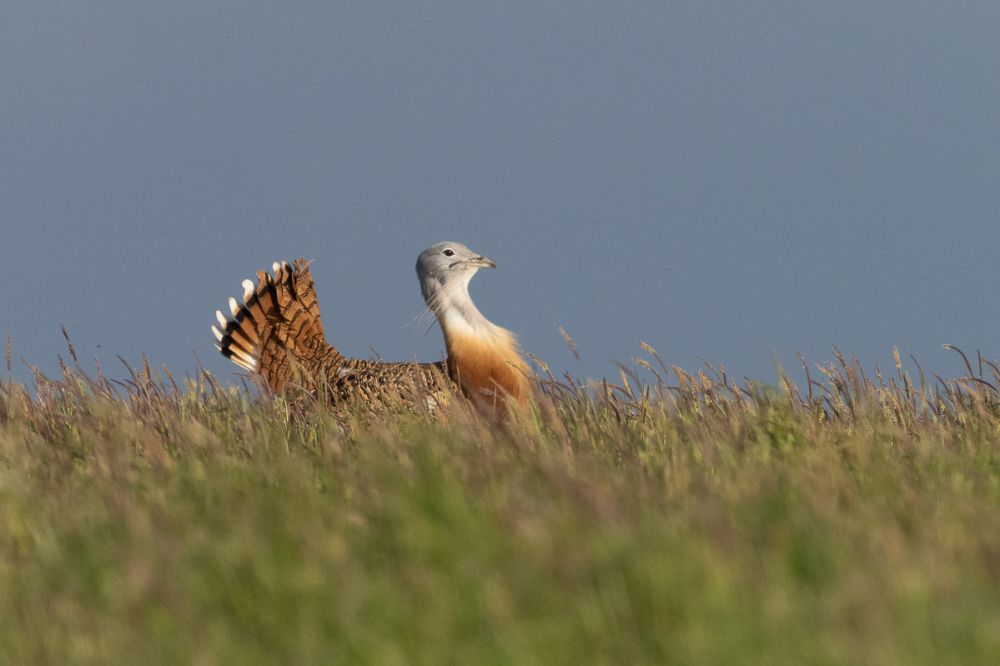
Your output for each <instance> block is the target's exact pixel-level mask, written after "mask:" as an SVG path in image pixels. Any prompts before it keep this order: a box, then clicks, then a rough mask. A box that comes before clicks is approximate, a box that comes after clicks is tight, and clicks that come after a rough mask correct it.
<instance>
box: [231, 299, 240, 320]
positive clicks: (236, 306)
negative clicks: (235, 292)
mask: <svg viewBox="0 0 1000 666" xmlns="http://www.w3.org/2000/svg"><path fill="white" fill-rule="evenodd" d="M229 309H230V311H232V313H233V316H234V317H235V316H236V313H237V312H239V311H240V305H239V303H237V302H236V299H235V298H233V297H232V296H230V297H229Z"/></svg>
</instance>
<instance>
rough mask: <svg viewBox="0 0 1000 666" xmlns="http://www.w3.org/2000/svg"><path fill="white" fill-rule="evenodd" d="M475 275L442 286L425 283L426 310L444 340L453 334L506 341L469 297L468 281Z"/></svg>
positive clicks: (467, 275) (429, 280)
mask: <svg viewBox="0 0 1000 666" xmlns="http://www.w3.org/2000/svg"><path fill="white" fill-rule="evenodd" d="M474 274H475V273H474V272H472V271H470V272H469V273H468V274H466V275H462V276H460V277H459V278H457V279H452V280H449V281H448V282H446V283H444V284H441V283H440V282H437V281H436V280H433V279H427V280H426V281H425V282H424V284H422V285H421V286H422V287H423V292H424V300H425V301H426V303H427V307H428V308H430V309H431V311H432V312H433V313H434V314H435V315H437V318H438V322H440V324H441V329H442V330H443V331H444V334H445V336H446V337H449V336H451V335H456V334H457V335H473V336H476V337H483V338H488V339H489V338H506V337H508V336H509V335H510V332H509V331H507V330H506V329H503V328H501V327H500V326H497V325H496V324H494V323H493V322H491V321H490V320H489V319H487V318H486V317H485V316H483V313H482V312H480V311H479V308H477V307H476V304H475V303H473V302H472V297H471V296H469V281H470V280H471V279H472V276H473V275H474Z"/></svg>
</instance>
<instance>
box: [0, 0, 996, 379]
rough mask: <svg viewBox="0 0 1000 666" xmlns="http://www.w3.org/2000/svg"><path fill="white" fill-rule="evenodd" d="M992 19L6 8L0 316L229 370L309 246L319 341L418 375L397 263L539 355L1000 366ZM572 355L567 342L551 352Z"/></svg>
mask: <svg viewBox="0 0 1000 666" xmlns="http://www.w3.org/2000/svg"><path fill="white" fill-rule="evenodd" d="M998 34H1000V3H997V2H995V1H994V0H991V1H981V2H963V1H957V2H951V3H932V2H913V1H908V2H902V1H892V0H886V1H883V2H877V3H870V2H851V1H848V2H837V3H830V2H809V1H803V0H787V1H778V0H774V1H769V2H745V1H742V0H739V1H737V0H732V1H728V2H718V1H713V0H690V1H687V2H614V3H604V2H592V1H589V0H583V1H574V2H562V1H559V0H547V1H545V2H521V1H512V2H436V1H433V0H432V1H428V2H419V3H414V2H379V1H376V0H363V1H360V2H350V1H345V2H340V1H338V2H319V1H317V2H282V3H255V2H251V3H247V2H220V1H216V0H198V1H197V2H193V1H187V0H174V1H171V2H153V1H137V0H127V1H121V2H119V1H107V2H101V1H95V2H87V3H65V2H49V1H45V0H34V1H32V2H11V3H5V5H4V8H3V10H2V12H0V90H2V91H3V93H2V95H0V261H2V265H3V270H4V274H5V279H4V288H3V290H2V293H3V299H4V303H3V307H2V308H0V335H4V337H6V336H7V335H9V336H11V337H12V339H13V349H14V358H15V376H18V377H22V378H25V377H27V376H28V373H27V370H26V368H25V366H24V365H22V360H23V361H27V362H30V363H32V364H35V365H38V366H40V367H41V368H42V369H43V370H45V371H49V372H51V371H53V370H55V369H56V368H57V365H56V364H57V355H58V354H61V353H62V354H64V350H65V347H64V343H63V340H62V336H61V333H60V331H59V327H60V325H65V326H66V328H67V329H68V330H69V332H70V335H71V336H72V338H73V340H74V343H75V346H76V350H77V353H78V354H79V356H80V357H81V361H82V362H83V365H84V366H88V365H89V359H91V358H97V359H99V360H100V361H101V363H102V364H103V365H104V367H105V369H106V371H107V372H112V370H111V368H112V367H113V366H115V364H116V363H117V361H116V360H115V358H116V356H117V355H121V356H123V357H125V358H126V359H128V360H130V361H134V360H136V359H138V358H139V356H140V355H141V354H143V353H145V354H146V355H147V356H148V357H149V359H150V362H151V363H153V364H155V365H167V366H169V367H170V368H171V369H172V370H173V371H174V373H175V374H181V375H182V374H183V373H185V372H192V371H193V370H194V368H195V367H196V364H197V362H198V361H197V360H196V359H200V362H201V363H202V364H203V365H204V367H206V368H207V369H209V370H210V371H212V372H213V373H215V374H216V375H218V376H221V377H224V378H232V377H235V376H236V375H235V373H236V371H237V370H238V369H237V368H236V366H234V365H232V364H230V363H229V362H228V361H226V360H225V359H223V358H222V357H221V356H219V355H218V354H217V353H216V351H215V349H214V346H213V343H214V338H213V337H212V335H211V332H210V330H209V326H210V324H211V323H212V322H213V321H214V311H215V310H216V309H219V308H222V309H224V307H225V303H226V299H227V298H228V297H229V296H230V295H238V294H239V293H240V292H241V287H240V282H241V281H242V280H243V279H244V278H247V277H251V276H252V275H253V274H254V272H255V271H256V270H258V269H259V268H263V267H265V266H270V264H271V262H272V261H273V260H275V259H289V260H290V259H293V258H296V257H299V256H305V257H307V258H310V259H312V260H314V264H313V270H314V276H315V279H316V283H317V284H316V288H317V293H318V295H319V299H320V304H321V307H322V311H323V317H324V322H325V326H326V331H327V335H328V337H329V338H330V339H331V342H333V343H334V344H335V345H336V346H337V347H338V348H339V349H340V350H341V351H342V352H343V353H345V354H347V355H354V356H369V355H370V354H371V350H375V352H377V353H378V354H379V355H380V356H381V357H383V358H386V359H392V360H410V359H419V360H438V359H439V358H440V357H441V355H442V353H443V341H442V337H441V333H440V330H439V329H437V328H436V327H435V328H432V329H431V330H429V331H425V329H424V328H422V327H420V326H417V325H415V324H413V323H412V321H413V319H414V318H415V317H416V316H417V315H418V314H419V313H420V311H421V309H422V305H423V304H422V300H421V297H420V292H419V288H418V285H417V280H416V276H415V272H414V263H415V261H416V257H417V255H418V254H419V253H420V251H421V250H422V249H424V248H425V247H427V246H430V245H432V244H434V243H436V242H438V241H441V240H453V241H459V242H463V243H465V244H467V245H469V246H470V247H472V248H473V249H475V250H477V251H479V252H482V253H484V254H486V255H489V256H490V257H492V258H494V259H495V260H496V261H497V264H498V268H497V270H495V271H488V272H482V273H480V274H479V275H478V276H477V277H476V278H475V279H474V280H473V282H472V289H471V291H472V295H473V298H474V299H475V301H476V303H477V304H478V306H479V308H480V310H482V311H483V313H484V314H486V316H487V317H489V318H490V319H491V320H493V321H494V322H496V323H498V324H501V325H503V326H505V327H507V328H510V329H512V330H513V331H515V332H516V333H517V334H518V335H519V336H520V339H521V342H522V344H523V347H524V348H525V350H527V351H529V352H531V353H533V354H536V355H537V356H539V357H541V358H543V359H545V360H546V361H548V362H549V363H550V364H551V366H552V367H553V369H555V370H556V371H558V372H561V371H569V372H571V373H573V374H574V375H577V376H582V377H601V376H614V375H615V373H616V372H617V369H616V367H615V365H614V362H624V363H629V362H630V359H631V358H632V357H634V356H636V355H641V350H640V349H639V347H638V344H637V343H638V341H640V340H641V341H644V342H647V343H649V344H651V345H653V346H654V347H655V348H656V349H657V350H658V351H659V353H660V354H661V356H663V357H664V358H665V359H666V360H667V361H668V362H670V363H676V364H678V365H680V366H681V367H684V368H687V369H689V370H694V369H697V368H698V367H699V366H700V364H701V363H702V361H707V362H710V363H713V364H723V365H725V366H726V368H727V369H728V370H729V371H730V372H731V373H732V374H734V375H736V376H741V375H747V376H750V377H754V378H757V379H762V380H764V381H771V380H773V378H774V376H775V367H776V364H778V363H780V364H782V365H784V366H786V367H788V366H794V365H795V363H796V361H795V354H796V352H801V353H802V354H804V355H805V356H806V358H807V359H809V361H810V362H813V363H816V362H822V361H826V360H829V359H831V358H832V355H833V347H834V346H837V347H838V348H840V349H841V350H843V351H844V352H845V353H847V354H855V355H857V356H858V357H859V358H860V359H861V360H862V362H864V363H866V364H873V363H880V364H882V366H883V367H886V366H891V362H892V356H891V350H892V347H893V346H894V345H896V346H898V347H899V349H900V351H901V352H902V353H903V354H904V357H905V356H906V355H908V354H913V355H914V356H915V357H916V358H917V359H918V360H920V361H921V363H922V364H923V365H924V367H925V368H928V369H930V370H934V371H937V372H940V373H941V374H943V375H945V376H955V375H958V374H961V372H962V366H961V364H960V362H959V360H958V359H957V357H955V356H954V354H953V353H950V352H947V351H945V350H943V349H942V344H943V343H951V344H954V345H957V346H959V347H961V348H963V349H965V350H967V351H971V352H974V351H975V350H976V349H980V350H982V352H983V354H984V356H985V357H987V358H991V359H995V358H997V357H998V356H1000V283H998V280H997V277H998V270H997V267H998V263H1000V262H998V257H997V249H998V247H1000V224H998V222H1000V219H998V218H1000V213H998V211H1000V77H998V72H1000V39H997V35H998ZM558 326H563V327H564V328H565V329H566V330H567V331H568V332H569V334H570V335H571V336H572V337H573V338H574V340H575V341H576V346H577V348H578V350H579V352H580V356H581V358H580V360H577V359H575V358H574V357H573V356H572V354H571V353H570V352H569V350H568V349H567V347H566V344H565V343H564V341H563V339H562V337H561V336H560V335H559V332H558V329H557V327H558Z"/></svg>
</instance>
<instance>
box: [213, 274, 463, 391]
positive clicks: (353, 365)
mask: <svg viewBox="0 0 1000 666" xmlns="http://www.w3.org/2000/svg"><path fill="white" fill-rule="evenodd" d="M245 284H246V283H245ZM249 286H250V287H253V285H252V284H250V285H249ZM230 305H231V306H234V307H231V309H232V310H233V314H232V317H228V318H227V317H223V316H222V315H221V314H220V316H219V319H220V324H222V323H223V322H224V323H225V325H224V327H223V329H222V330H221V331H220V330H218V329H216V331H217V332H216V338H217V339H218V345H217V347H218V348H219V351H220V352H221V353H222V355H223V356H225V357H227V358H229V359H230V360H232V361H233V362H234V363H236V364H237V365H239V366H240V367H242V368H244V369H245V370H248V371H249V372H252V373H254V374H256V375H258V376H260V377H261V379H263V380H264V382H265V383H266V384H267V386H268V388H269V389H270V390H272V391H274V392H281V391H285V390H287V389H289V388H300V389H304V390H306V391H308V392H310V393H312V394H314V395H317V396H321V397H325V398H326V399H328V400H329V401H331V402H333V403H353V402H356V401H363V402H364V403H366V405H367V406H369V407H371V408H373V409H376V410H377V409H379V408H381V407H385V406H388V405H390V404H397V402H399V401H401V402H402V403H403V404H404V405H407V406H410V407H415V406H418V405H428V406H430V407H431V408H432V409H433V408H434V407H435V406H437V405H441V404H443V403H444V402H445V401H446V400H447V396H448V394H449V392H450V388H451V384H450V382H449V380H448V377H447V369H446V368H445V365H444V364H443V363H385V362H380V361H369V360H365V359H358V358H345V357H344V356H343V355H342V354H341V353H340V352H339V351H337V349H336V348H335V347H334V346H333V345H331V344H330V343H329V342H328V341H327V339H326V334H325V332H324V330H323V321H322V319H321V317H320V312H319V301H318V300H317V299H316V291H315V289H314V287H313V279H312V274H311V272H310V270H309V262H307V261H306V260H305V259H298V260H296V261H295V262H293V263H292V264H288V263H287V262H282V263H281V264H277V263H275V265H274V274H273V275H272V274H269V273H268V272H267V271H259V272H258V273H257V285H256V287H253V288H252V289H247V291H246V293H245V294H244V298H243V303H242V304H240V303H237V302H235V301H234V300H231V301H230ZM213 328H214V327H213Z"/></svg>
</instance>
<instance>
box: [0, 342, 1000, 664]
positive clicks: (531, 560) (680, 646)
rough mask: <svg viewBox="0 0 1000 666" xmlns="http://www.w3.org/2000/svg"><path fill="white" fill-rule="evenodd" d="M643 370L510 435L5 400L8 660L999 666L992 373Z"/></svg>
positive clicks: (122, 398)
mask: <svg viewBox="0 0 1000 666" xmlns="http://www.w3.org/2000/svg"><path fill="white" fill-rule="evenodd" d="M647 363H648V365H647V367H645V368H640V370H641V372H642V373H643V376H644V377H645V378H646V379H645V380H641V379H640V377H639V376H637V375H636V374H631V375H630V374H625V373H623V375H622V377H621V378H620V380H619V381H617V382H616V384H614V385H608V386H603V385H599V386H596V387H593V388H589V389H585V388H583V387H581V386H579V385H578V384H577V383H576V382H575V381H573V380H572V379H571V378H566V379H564V380H563V381H561V382H558V383H557V382H555V381H554V379H553V378H549V379H545V380H543V388H544V390H545V396H544V397H543V398H542V399H541V401H540V404H539V406H538V408H537V409H536V410H534V411H533V412H532V413H531V414H529V415H526V416H524V417H523V418H521V419H517V420H515V421H514V422H512V423H509V424H508V425H507V426H504V427H499V426H494V425H491V424H490V423H488V422H486V421H484V420H482V419H479V418H476V417H475V416H473V415H471V414H469V413H468V412H467V411H466V410H464V409H463V408H461V407H458V408H456V409H454V410H452V411H451V412H450V413H449V414H448V416H447V421H446V422H445V423H428V422H426V421H425V420H422V419H421V418H419V417H415V416H407V415H388V416H381V417H364V416H359V415H355V416H345V415H342V414H332V413H330V412H329V411H327V410H324V409H322V408H319V407H315V406H312V407H310V406H305V407H303V405H302V404H301V403H299V402H285V401H283V400H277V401H265V400H260V399H256V398H254V397H252V396H251V395H250V394H248V393H247V392H246V391H243V390H239V389H236V388H224V387H221V386H219V384H218V383H216V382H215V381H214V380H212V379H211V378H210V377H207V376H202V377H200V378H198V379H197V380H196V381H194V382H192V383H191V384H190V385H188V386H185V387H184V388H183V389H177V388H176V387H175V386H174V385H173V382H172V380H171V379H169V377H166V378H165V381H162V382H158V381H154V379H153V377H152V376H151V374H150V373H149V371H148V369H144V370H142V371H137V372H134V373H132V376H131V379H130V380H129V381H127V382H125V383H124V384H122V385H118V386H117V387H116V385H114V384H112V383H111V382H108V381H106V380H104V379H101V378H93V379H90V378H87V377H86V376H85V375H84V374H83V373H81V372H80V371H79V370H76V369H67V370H66V371H65V373H64V376H63V377H61V378H60V379H58V380H46V379H44V378H39V384H38V386H37V388H35V387H32V389H31V390H30V391H29V390H28V389H27V388H26V387H25V386H23V385H20V384H18V383H15V382H12V381H8V382H6V383H3V384H0V662H9V663H16V664H21V663H101V664H103V663H128V664H134V663H179V664H189V663H196V664H197V663H203V664H207V663H233V664H253V663H335V662H347V663H372V664H393V663H413V662H416V663H428V664H437V663H463V664H464V663H498V664H503V663H511V664H554V663H608V664H611V663H614V664H619V663H636V664H640V663H680V664H696V663H708V664H713V663H718V664H733V663H740V664H859V663H872V664H969V663H983V664H992V663H1000V407H998V399H997V394H996V391H995V390H994V389H993V388H992V385H993V384H992V382H991V380H990V379H989V378H987V377H985V376H983V374H982V372H977V373H976V374H975V377H974V378H973V377H972V375H973V369H972V368H971V367H970V368H969V375H970V376H969V377H966V378H965V379H963V380H960V381H957V382H940V381H938V382H936V383H935V385H934V386H929V385H927V383H925V381H924V380H921V379H919V378H918V379H917V380H916V381H912V380H911V379H910V377H909V376H908V375H906V374H905V373H904V372H903V371H902V369H899V370H898V371H896V372H894V373H893V377H892V378H891V379H888V378H883V377H881V374H880V373H876V374H875V375H874V376H871V377H867V378H866V377H865V376H864V375H863V373H862V371H861V369H860V368H859V367H858V366H857V365H856V364H852V363H848V362H844V361H842V360H841V361H837V362H835V363H834V364H832V365H829V366H827V367H826V368H825V369H824V370H825V372H823V373H816V374H817V376H818V377H820V378H822V380H823V381H822V383H817V382H815V381H814V382H812V383H810V385H809V386H808V387H806V388H805V390H801V391H800V390H799V388H797V387H795V386H794V385H793V384H792V383H791V382H790V381H787V382H784V383H783V385H782V387H781V388H780V389H769V388H766V387H760V386H756V385H753V384H748V385H745V386H742V387H737V386H736V385H735V384H734V383H733V382H732V380H731V379H729V378H727V377H725V376H724V375H723V374H722V373H714V374H713V373H712V372H708V373H698V374H696V375H690V374H687V373H685V372H683V371H681V370H679V369H675V368H667V367H664V366H663V365H661V364H658V363H657V360H656V358H655V356H650V357H649V358H648V359H647V360H646V361H642V362H641V363H640V365H644V364H647ZM668 380H669V381H668ZM988 382H990V383H988Z"/></svg>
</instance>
